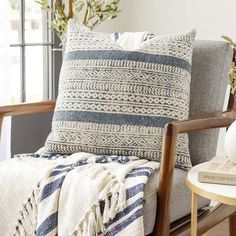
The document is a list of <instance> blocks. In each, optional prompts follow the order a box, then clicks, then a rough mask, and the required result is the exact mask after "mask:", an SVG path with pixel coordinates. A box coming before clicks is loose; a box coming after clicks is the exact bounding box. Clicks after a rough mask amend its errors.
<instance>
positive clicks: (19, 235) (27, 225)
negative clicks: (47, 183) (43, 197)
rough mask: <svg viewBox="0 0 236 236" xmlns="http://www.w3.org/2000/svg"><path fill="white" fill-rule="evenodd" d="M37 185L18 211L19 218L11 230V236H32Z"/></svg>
mask: <svg viewBox="0 0 236 236" xmlns="http://www.w3.org/2000/svg"><path fill="white" fill-rule="evenodd" d="M39 192H40V187H39V184H38V185H37V186H36V188H34V190H33V192H32V193H31V195H30V196H29V197H28V199H27V201H26V202H25V203H23V208H22V210H21V211H20V217H19V218H18V221H17V223H16V226H15V228H14V230H13V236H29V235H30V236H31V235H32V236H33V235H35V229H36V226H37V212H38V207H37V202H38V198H39Z"/></svg>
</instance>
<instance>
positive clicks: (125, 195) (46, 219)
mask: <svg viewBox="0 0 236 236" xmlns="http://www.w3.org/2000/svg"><path fill="white" fill-rule="evenodd" d="M65 157H66V158H65ZM158 168H159V163H157V162H153V161H148V160H142V159H138V158H137V157H123V156H97V155H94V154H89V153H75V154H73V155H71V156H69V157H68V156H66V155H52V154H50V155H46V154H42V153H41V154H21V155H18V156H17V157H16V158H14V159H11V160H9V161H5V162H2V163H1V164H0V175H1V178H0V186H1V189H4V190H5V191H3V193H2V194H1V196H0V202H1V203H0V215H1V217H0V235H4V236H8V235H9V236H13V235H14V236H31V235H36V236H55V235H58V236H72V235H73V236H93V235H128V234H131V235H134V236H135V235H137V236H139V235H144V228H143V204H144V197H143V196H144V187H145V184H146V182H147V180H148V177H149V176H150V175H151V174H152V172H153V171H154V170H156V169H158ZM9 170H10V171H9Z"/></svg>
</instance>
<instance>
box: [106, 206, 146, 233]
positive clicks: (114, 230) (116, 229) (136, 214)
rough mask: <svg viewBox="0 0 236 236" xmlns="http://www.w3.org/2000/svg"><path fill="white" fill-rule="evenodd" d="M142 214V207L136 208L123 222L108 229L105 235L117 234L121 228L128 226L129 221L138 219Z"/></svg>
mask: <svg viewBox="0 0 236 236" xmlns="http://www.w3.org/2000/svg"><path fill="white" fill-rule="evenodd" d="M142 215H143V209H139V210H137V211H136V212H134V213H133V214H132V215H131V216H130V217H129V218H127V219H125V220H124V221H123V222H121V223H120V224H118V225H116V226H115V227H113V228H112V229H111V230H109V231H108V232H107V233H106V234H105V235H106V236H114V235H117V234H118V233H119V232H120V231H121V230H123V229H124V228H126V227H127V226H129V225H130V224H131V223H133V222H134V221H135V220H136V219H138V218H139V217H141V216H142Z"/></svg>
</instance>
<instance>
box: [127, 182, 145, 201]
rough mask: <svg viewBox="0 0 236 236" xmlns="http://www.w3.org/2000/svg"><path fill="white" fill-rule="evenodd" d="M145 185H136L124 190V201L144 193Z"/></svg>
mask: <svg viewBox="0 0 236 236" xmlns="http://www.w3.org/2000/svg"><path fill="white" fill-rule="evenodd" d="M144 186H145V184H137V185H135V186H133V187H131V188H127V189H126V199H130V198H131V197H133V196H135V195H136V194H138V193H140V192H143V191H144Z"/></svg>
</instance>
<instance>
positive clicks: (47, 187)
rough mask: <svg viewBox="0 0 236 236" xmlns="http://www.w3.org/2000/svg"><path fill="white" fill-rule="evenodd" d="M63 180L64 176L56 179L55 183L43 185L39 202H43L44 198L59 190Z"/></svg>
mask: <svg viewBox="0 0 236 236" xmlns="http://www.w3.org/2000/svg"><path fill="white" fill-rule="evenodd" d="M64 179H65V176H62V177H61V178H59V179H56V180H55V181H53V182H50V183H49V184H47V185H45V186H44V188H43V193H42V195H41V198H40V201H43V200H44V199H45V198H47V197H49V196H50V195H51V194H53V193H54V192H55V191H56V190H57V189H59V188H61V186H62V184H63V181H64Z"/></svg>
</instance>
